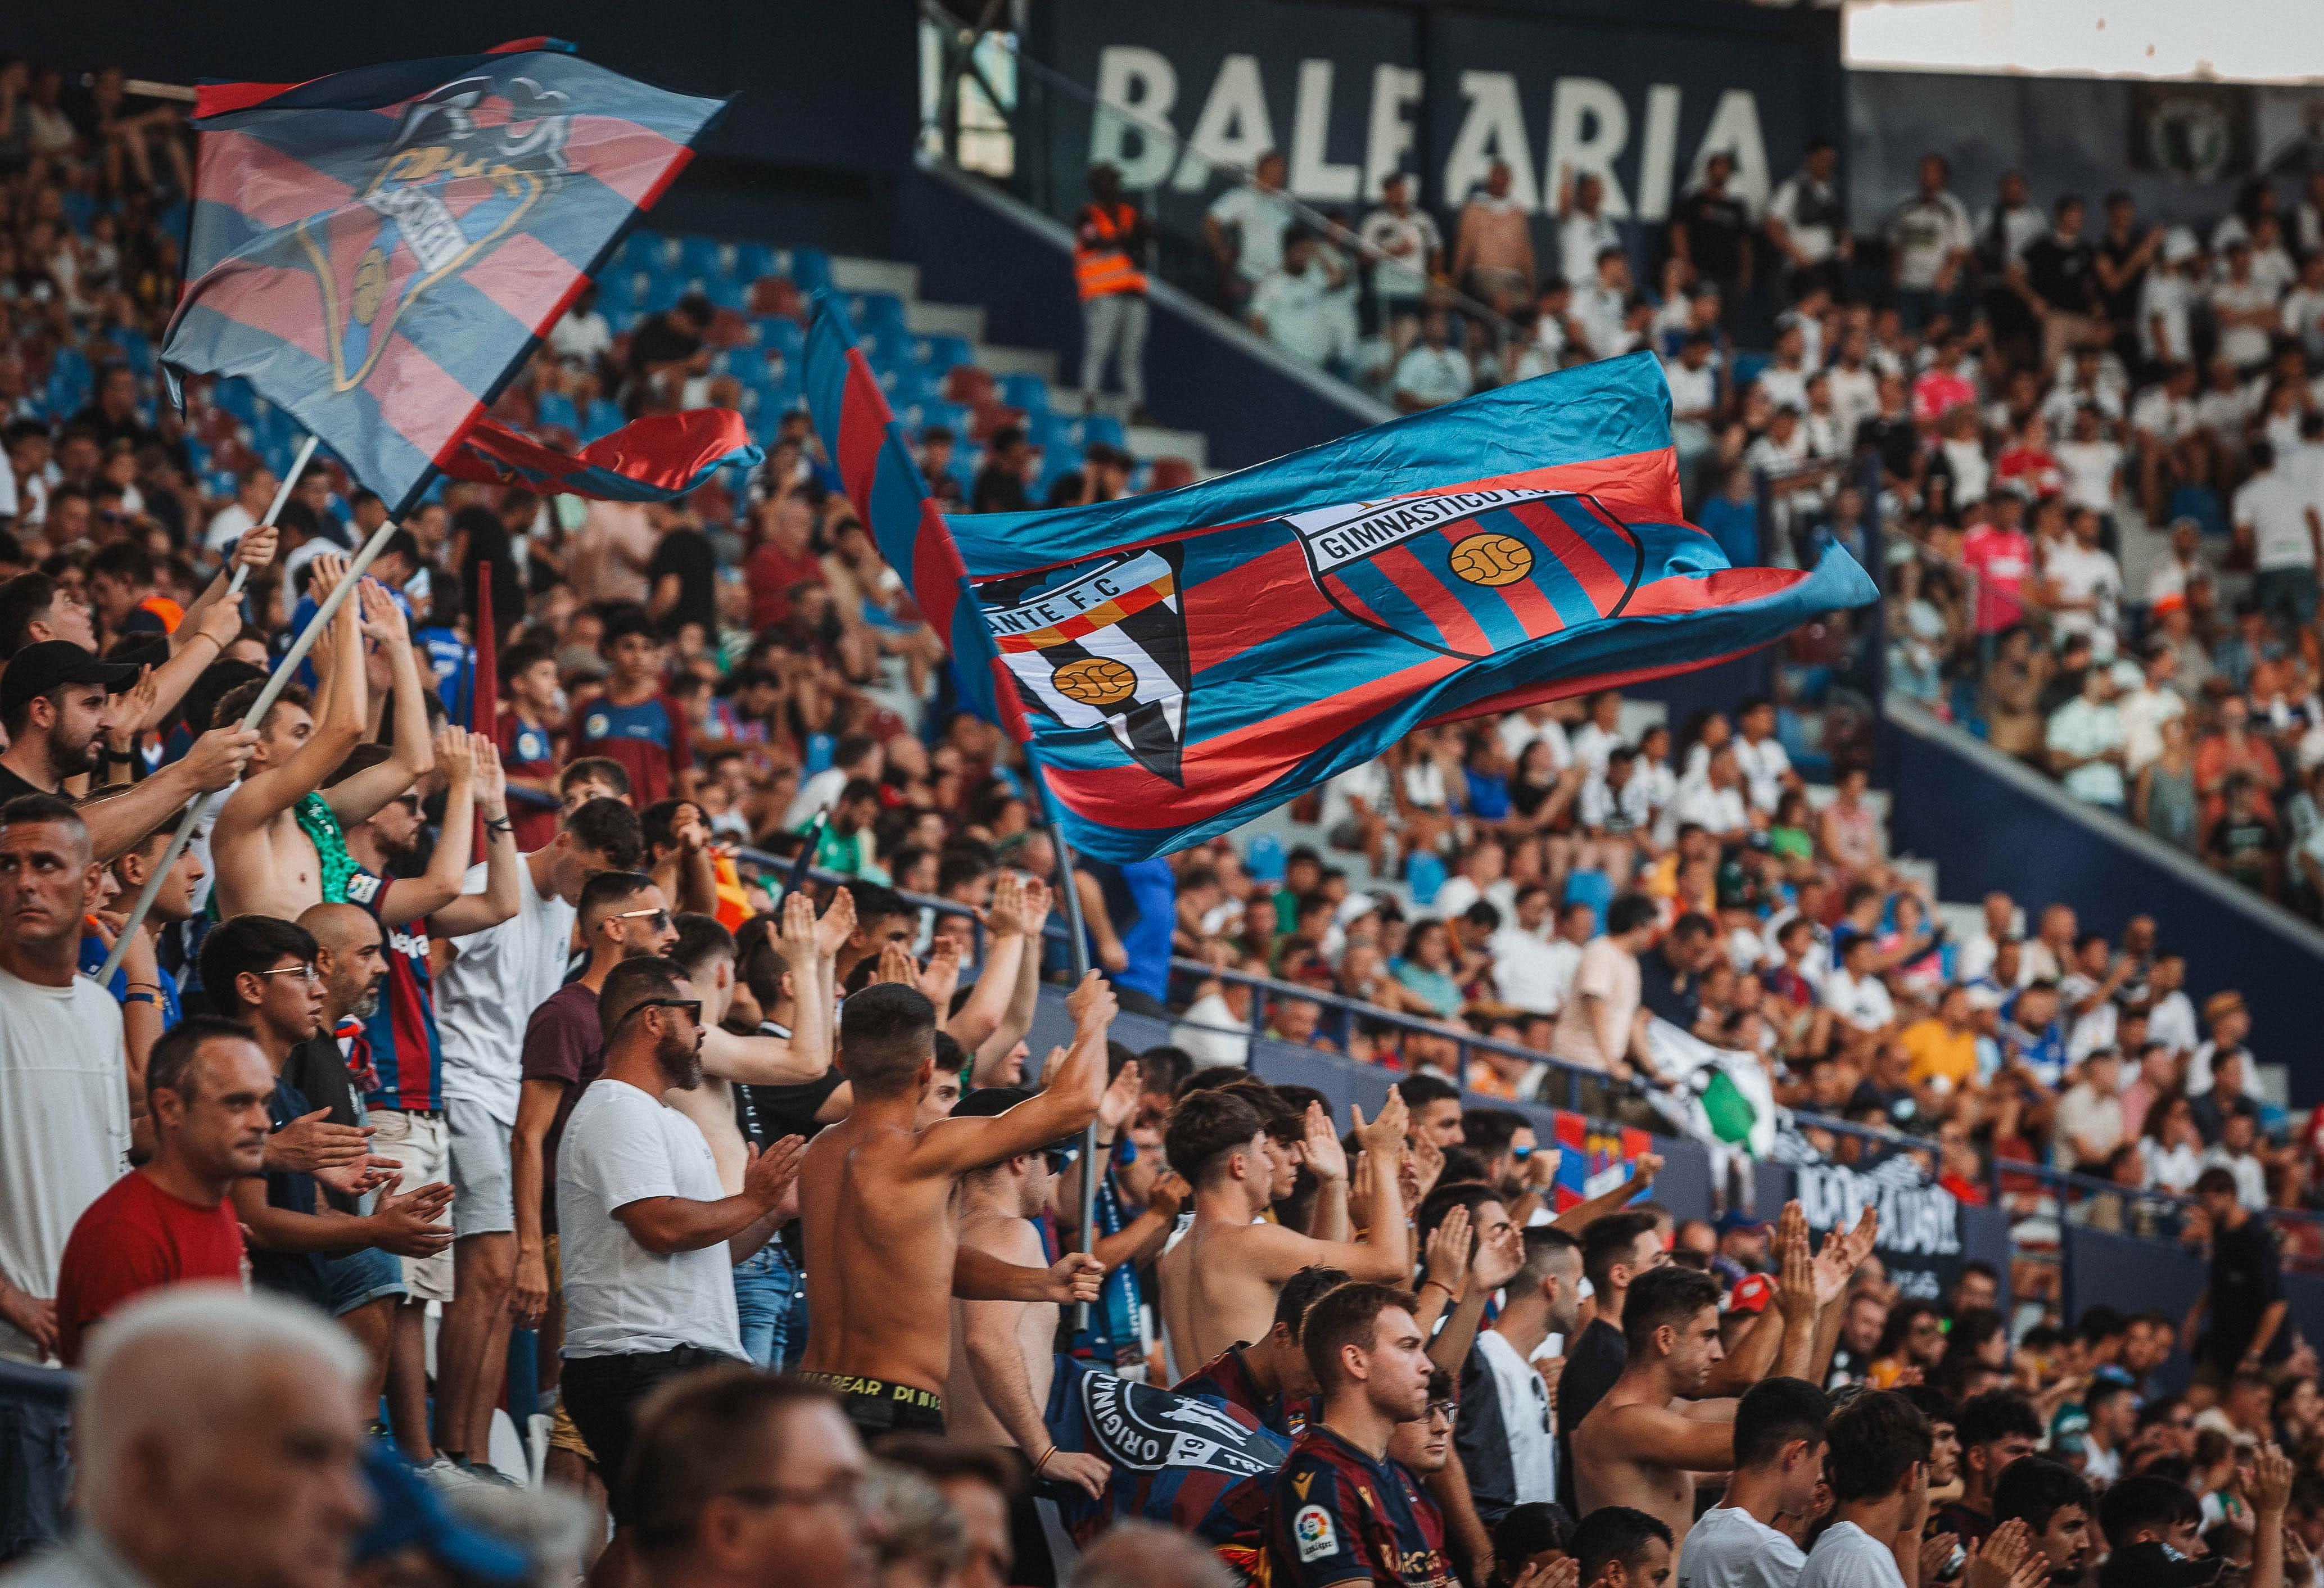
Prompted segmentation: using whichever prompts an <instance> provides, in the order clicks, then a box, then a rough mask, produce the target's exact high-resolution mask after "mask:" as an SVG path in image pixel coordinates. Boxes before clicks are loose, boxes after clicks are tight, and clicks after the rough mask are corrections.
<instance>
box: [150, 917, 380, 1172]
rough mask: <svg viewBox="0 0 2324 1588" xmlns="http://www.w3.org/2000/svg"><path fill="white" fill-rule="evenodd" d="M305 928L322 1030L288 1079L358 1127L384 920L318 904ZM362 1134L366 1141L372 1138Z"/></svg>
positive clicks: (286, 1071)
mask: <svg viewBox="0 0 2324 1588" xmlns="http://www.w3.org/2000/svg"><path fill="white" fill-rule="evenodd" d="M163 891H164V892H166V891H168V890H166V889H164V890H163ZM299 924H300V927H302V928H305V929H306V932H307V935H308V936H309V937H312V938H314V939H315V980H316V982H317V983H318V985H319V986H320V987H321V989H322V994H323V1020H322V1029H321V1030H320V1031H318V1032H317V1033H316V1034H315V1035H314V1036H312V1037H309V1038H308V1039H306V1040H305V1041H304V1042H301V1043H300V1044H299V1046H298V1047H296V1048H292V1049H291V1057H290V1058H289V1059H288V1060H287V1061H286V1062H285V1063H284V1064H283V1066H282V1078H283V1079H284V1080H286V1081H288V1082H289V1083H290V1084H291V1085H292V1086H294V1087H296V1088H297V1089H298V1090H299V1091H300V1093H301V1094H304V1095H305V1097H306V1099H307V1102H308V1103H309V1105H311V1106H313V1107H315V1108H320V1109H326V1110H328V1111H329V1112H328V1113H327V1116H326V1117H327V1119H328V1120H329V1121H330V1122H331V1123H332V1124H335V1125H355V1126H360V1125H361V1124H362V1123H363V1099H362V1098H361V1097H360V1096H359V1095H358V1094H357V1093H356V1091H355V1071H356V1070H357V1069H359V1068H362V1067H363V1066H366V1065H368V1064H369V1063H370V1062H371V1060H370V1058H369V1056H368V1055H367V1053H366V1052H365V1050H364V1040H365V1039H364V1024H365V1022H366V1021H368V1020H370V1019H371V1017H372V1014H373V1012H374V1011H376V1010H377V1009H378V1008H379V994H380V989H381V988H382V987H383V986H384V985H385V984H386V982H387V954H386V940H385V938H384V937H382V935H381V933H380V929H379V922H377V921H376V920H374V919H372V915H371V912H370V911H369V910H366V909H364V908H363V907H362V906H361V905H357V904H318V905H317V906H315V908H314V909H310V910H309V911H308V912H307V913H306V914H304V915H302V916H300V918H299ZM369 1136H370V1132H369V1131H364V1137H365V1140H368V1139H369ZM343 1197H344V1194H343V1193H340V1192H337V1191H329V1190H326V1192H325V1199H326V1200H327V1201H328V1202H329V1203H330V1204H331V1205H332V1206H334V1207H336V1208H337V1209H338V1210H339V1211H340V1212H342V1213H353V1212H354V1211H355V1203H354V1201H353V1199H351V1198H347V1199H344V1200H343Z"/></svg>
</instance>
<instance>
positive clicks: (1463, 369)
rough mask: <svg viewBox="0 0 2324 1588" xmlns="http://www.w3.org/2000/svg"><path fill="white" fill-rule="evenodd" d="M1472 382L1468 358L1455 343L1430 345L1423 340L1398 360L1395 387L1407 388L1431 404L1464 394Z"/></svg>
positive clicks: (1455, 399)
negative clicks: (1437, 345)
mask: <svg viewBox="0 0 2324 1588" xmlns="http://www.w3.org/2000/svg"><path fill="white" fill-rule="evenodd" d="M1475 384H1476V379H1475V377H1474V376H1472V375H1471V374H1470V373H1469V361H1468V360H1467V359H1466V358H1464V357H1462V355H1461V352H1460V350H1459V349H1458V348H1455V347H1431V346H1428V344H1427V343H1425V342H1423V343H1421V344H1420V345H1419V346H1416V347H1414V348H1413V349H1412V350H1411V351H1410V352H1408V353H1406V355H1404V356H1403V358H1401V359H1399V360H1398V361H1397V366H1396V381H1395V386H1396V390H1397V392H1410V393H1411V394H1412V395H1413V396H1414V397H1415V398H1416V399H1417V400H1418V401H1420V402H1425V403H1427V404H1428V405H1429V406H1431V407H1432V408H1433V407H1434V406H1436V405H1438V404H1439V403H1444V402H1457V401H1458V400H1459V399H1461V398H1463V397H1466V396H1467V395H1468V394H1469V391H1470V388H1471V387H1472V386H1474V385H1475Z"/></svg>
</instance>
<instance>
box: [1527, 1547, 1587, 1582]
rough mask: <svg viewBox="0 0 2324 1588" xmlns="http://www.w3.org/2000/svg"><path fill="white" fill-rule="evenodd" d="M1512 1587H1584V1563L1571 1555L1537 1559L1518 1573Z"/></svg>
mask: <svg viewBox="0 0 2324 1588" xmlns="http://www.w3.org/2000/svg"><path fill="white" fill-rule="evenodd" d="M1511 1588H1582V1563H1581V1562H1580V1561H1579V1560H1577V1559H1575V1558H1574V1557H1573V1556H1570V1555H1564V1556H1559V1557H1558V1558H1557V1559H1555V1560H1551V1561H1537V1562H1535V1564H1534V1565H1529V1566H1527V1567H1526V1569H1525V1570H1523V1571H1521V1572H1519V1573H1518V1574H1517V1582H1516V1583H1513V1584H1512V1585H1511Z"/></svg>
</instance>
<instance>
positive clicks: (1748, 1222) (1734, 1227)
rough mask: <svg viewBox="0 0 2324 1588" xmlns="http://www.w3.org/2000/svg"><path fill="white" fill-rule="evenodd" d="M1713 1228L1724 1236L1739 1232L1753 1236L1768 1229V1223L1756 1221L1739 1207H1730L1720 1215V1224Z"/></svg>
mask: <svg viewBox="0 0 2324 1588" xmlns="http://www.w3.org/2000/svg"><path fill="white" fill-rule="evenodd" d="M1712 1227H1713V1228H1715V1229H1716V1230H1717V1231H1718V1232H1719V1233H1720V1234H1722V1235H1732V1234H1734V1233H1736V1232H1737V1231H1738V1230H1740V1231H1743V1232H1744V1233H1747V1234H1753V1233H1757V1232H1759V1231H1761V1230H1764V1229H1766V1227H1767V1221H1766V1220H1765V1219H1755V1218H1753V1217H1752V1216H1751V1215H1750V1214H1748V1213H1745V1212H1744V1211H1743V1210H1742V1209H1741V1208H1739V1207H1730V1208H1729V1209H1728V1210H1727V1211H1726V1212H1725V1213H1722V1214H1720V1215H1719V1223H1717V1224H1716V1225H1714V1226H1712Z"/></svg>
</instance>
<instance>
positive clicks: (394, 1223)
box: [370, 1182, 452, 1257]
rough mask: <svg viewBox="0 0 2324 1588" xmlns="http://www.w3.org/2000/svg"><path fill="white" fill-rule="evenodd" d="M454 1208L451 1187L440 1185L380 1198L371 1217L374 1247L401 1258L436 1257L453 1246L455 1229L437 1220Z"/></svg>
mask: <svg viewBox="0 0 2324 1588" xmlns="http://www.w3.org/2000/svg"><path fill="white" fill-rule="evenodd" d="M451 1205H452V1187H451V1186H447V1185H444V1184H442V1183H441V1182H438V1183H437V1184H435V1185H432V1186H420V1188H419V1189H418V1190H417V1191H406V1192H404V1193H403V1194H402V1195H401V1196H397V1195H395V1194H394V1193H392V1192H390V1193H389V1194H388V1195H386V1196H382V1197H381V1198H380V1199H379V1209H378V1211H377V1212H375V1213H374V1214H372V1215H371V1226H372V1229H373V1231H374V1236H373V1239H372V1241H371V1242H370V1243H371V1244H372V1245H374V1246H376V1247H378V1248H379V1249H380V1250H381V1251H392V1252H393V1253H394V1254H395V1255H396V1256H398V1257H433V1256H435V1255H436V1254H437V1253H438V1252H439V1251H443V1250H444V1249H445V1248H446V1247H447V1246H449V1245H451V1244H452V1226H451V1225H449V1224H439V1223H437V1222H436V1220H437V1217H438V1215H439V1214H442V1213H443V1212H444V1211H445V1209H447V1208H448V1207H450V1206H451Z"/></svg>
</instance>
